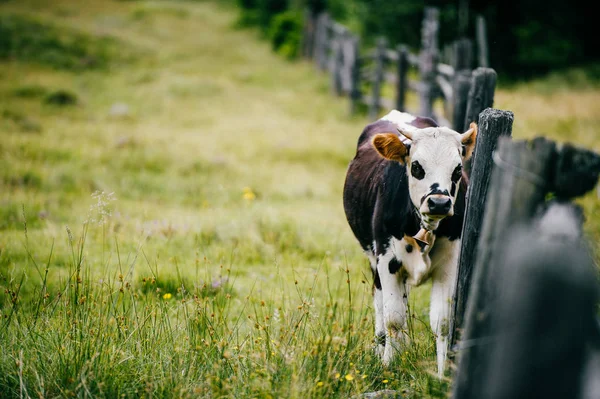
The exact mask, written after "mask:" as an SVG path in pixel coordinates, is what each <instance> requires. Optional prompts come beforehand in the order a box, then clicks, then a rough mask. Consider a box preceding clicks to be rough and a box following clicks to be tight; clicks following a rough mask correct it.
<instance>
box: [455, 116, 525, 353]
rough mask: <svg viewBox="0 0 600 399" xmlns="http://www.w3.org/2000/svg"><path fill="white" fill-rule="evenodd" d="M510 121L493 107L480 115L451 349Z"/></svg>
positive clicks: (466, 300) (458, 333) (463, 310)
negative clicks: (499, 148) (498, 149)
mask: <svg viewBox="0 0 600 399" xmlns="http://www.w3.org/2000/svg"><path fill="white" fill-rule="evenodd" d="M513 120H514V115H513V113H512V112H510V111H501V110H497V109H493V108H487V109H485V110H484V111H483V112H482V113H481V114H480V115H479V132H478V136H477V142H476V144H475V146H476V148H475V153H474V154H473V162H472V165H473V168H472V172H471V176H470V182H469V188H468V191H467V196H466V208H465V219H464V223H463V232H462V237H461V249H460V257H459V262H458V277H457V281H456V291H455V294H454V301H452V306H453V312H452V313H453V317H452V318H451V323H450V324H451V326H450V337H449V340H448V341H449V342H450V348H453V347H454V346H455V344H456V342H457V341H459V339H460V330H461V329H462V328H463V326H464V324H463V323H464V315H465V309H466V306H467V302H468V295H469V288H470V286H471V275H472V273H473V268H474V263H475V255H476V249H477V247H476V244H477V238H478V237H479V232H480V231H481V225H482V222H483V217H484V215H483V211H484V209H485V204H486V198H487V196H488V190H489V181H490V176H491V172H492V165H493V162H492V153H493V152H494V151H495V150H496V144H497V142H498V138H499V137H502V136H508V137H510V136H511V134H512V124H513Z"/></svg>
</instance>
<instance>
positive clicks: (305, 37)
mask: <svg viewBox="0 0 600 399" xmlns="http://www.w3.org/2000/svg"><path fill="white" fill-rule="evenodd" d="M314 44H315V16H314V14H313V12H312V11H311V10H310V9H309V8H305V9H304V25H303V26H302V46H301V49H302V57H304V58H312V57H313V51H314V50H313V46H314Z"/></svg>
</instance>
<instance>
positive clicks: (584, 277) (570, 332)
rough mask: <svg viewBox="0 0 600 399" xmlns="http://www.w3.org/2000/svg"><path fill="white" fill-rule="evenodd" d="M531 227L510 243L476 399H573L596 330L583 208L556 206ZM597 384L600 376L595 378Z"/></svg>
mask: <svg viewBox="0 0 600 399" xmlns="http://www.w3.org/2000/svg"><path fill="white" fill-rule="evenodd" d="M546 208H547V209H545V210H544V212H543V213H542V215H541V216H540V217H539V218H536V219H535V220H534V223H533V224H531V225H529V226H515V227H512V228H511V232H510V234H508V235H507V236H506V237H505V242H504V245H506V246H507V247H508V248H510V250H508V251H506V252H505V255H504V256H503V257H502V259H498V261H497V262H495V265H496V266H497V267H498V268H499V270H498V272H497V273H496V275H497V276H498V278H499V280H498V281H497V282H496V284H497V285H498V286H499V294H498V300H497V301H495V302H494V303H492V304H490V307H491V308H492V309H493V310H492V313H493V315H492V320H491V323H492V328H493V331H494V333H493V340H494V342H493V344H491V345H489V351H488V352H487V353H486V356H485V358H484V359H483V364H482V365H481V368H482V369H483V370H485V374H484V375H483V381H482V385H483V386H485V388H484V389H485V391H483V392H481V394H482V395H483V396H477V397H478V398H483V399H485V398H516V399H519V398H534V397H540V398H548V399H554V398H556V399H558V398H573V399H583V398H592V397H598V394H600V391H596V392H595V393H593V396H582V395H583V394H584V383H585V381H583V380H582V377H583V376H584V371H585V369H586V367H587V365H586V360H587V357H588V353H589V351H590V349H591V345H590V344H591V343H592V342H593V339H594V338H593V336H594V335H595V334H597V332H595V331H594V330H595V329H597V328H598V326H597V325H595V324H596V323H597V321H596V320H595V316H596V307H597V305H598V292H600V290H599V288H600V287H599V286H598V280H597V272H596V270H595V267H594V264H593V260H592V259H591V256H590V255H591V251H590V248H589V247H588V245H587V243H586V241H585V238H584V237H583V233H582V224H583V214H582V210H581V208H579V207H577V206H575V205H573V204H571V203H568V202H562V201H552V202H551V204H550V205H549V206H547V207H546ZM596 378H600V375H597V376H596Z"/></svg>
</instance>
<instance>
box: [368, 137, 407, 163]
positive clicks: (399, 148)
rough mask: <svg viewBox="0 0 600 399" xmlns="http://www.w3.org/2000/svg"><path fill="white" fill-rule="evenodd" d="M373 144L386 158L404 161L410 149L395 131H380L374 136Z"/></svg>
mask: <svg viewBox="0 0 600 399" xmlns="http://www.w3.org/2000/svg"><path fill="white" fill-rule="evenodd" d="M371 144H373V147H374V148H375V150H376V151H377V152H378V153H379V154H380V155H381V156H382V157H384V158H385V159H389V160H392V161H397V162H400V163H404V159H405V158H406V155H407V154H408V149H407V148H406V146H405V145H404V143H403V142H402V140H400V137H398V135H397V134H395V133H379V134H376V135H375V136H373V140H371Z"/></svg>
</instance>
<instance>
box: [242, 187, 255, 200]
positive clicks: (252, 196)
mask: <svg viewBox="0 0 600 399" xmlns="http://www.w3.org/2000/svg"><path fill="white" fill-rule="evenodd" d="M243 192H244V194H243V197H244V199H245V200H246V201H253V200H255V199H256V194H254V192H253V191H252V189H251V188H250V187H244V189H243Z"/></svg>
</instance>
